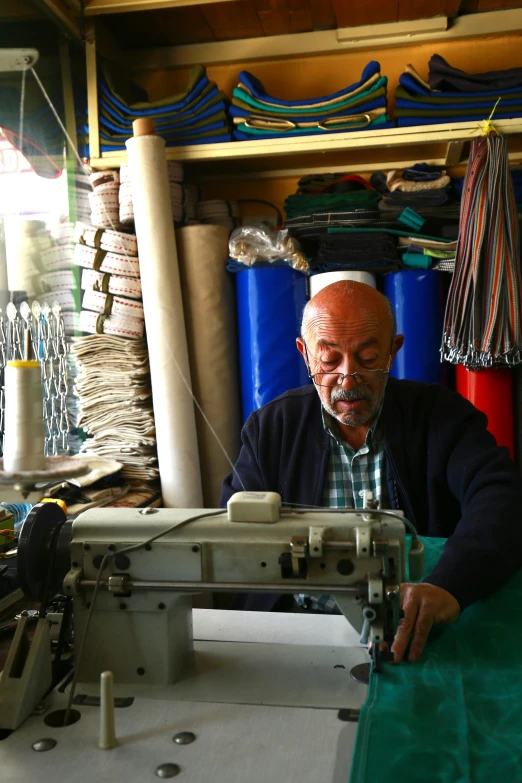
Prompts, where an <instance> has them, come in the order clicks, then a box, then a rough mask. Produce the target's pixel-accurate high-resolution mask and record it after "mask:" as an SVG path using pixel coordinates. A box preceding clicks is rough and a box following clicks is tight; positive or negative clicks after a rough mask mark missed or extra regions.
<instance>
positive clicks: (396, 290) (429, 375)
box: [384, 269, 444, 383]
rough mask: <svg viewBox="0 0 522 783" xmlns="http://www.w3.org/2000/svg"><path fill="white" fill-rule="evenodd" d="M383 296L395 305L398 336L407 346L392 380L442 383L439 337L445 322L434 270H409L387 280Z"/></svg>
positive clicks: (397, 273)
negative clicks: (400, 335) (402, 337)
mask: <svg viewBox="0 0 522 783" xmlns="http://www.w3.org/2000/svg"><path fill="white" fill-rule="evenodd" d="M384 293H385V294H386V296H387V297H388V299H389V300H390V302H391V303H392V307H393V310H394V313H395V318H396V320H397V333H398V334H403V335H404V345H403V347H402V348H401V350H400V351H399V353H398V354H397V356H396V358H395V361H394V363H393V367H392V369H391V372H390V376H391V377H392V378H400V379H404V378H406V379H407V380H409V381H424V382H426V383H442V381H443V367H442V364H441V361H440V337H441V334H442V319H443V307H444V302H443V290H442V287H441V278H440V277H439V275H438V274H437V272H434V271H432V270H422V271H420V270H418V271H417V270H413V269H411V270H410V269H407V270H404V271H401V272H393V273H391V274H388V275H386V276H385V278H384Z"/></svg>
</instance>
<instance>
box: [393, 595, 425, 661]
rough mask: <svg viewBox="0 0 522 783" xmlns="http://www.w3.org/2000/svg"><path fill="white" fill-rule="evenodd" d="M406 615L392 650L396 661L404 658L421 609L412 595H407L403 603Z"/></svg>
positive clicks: (401, 622)
mask: <svg viewBox="0 0 522 783" xmlns="http://www.w3.org/2000/svg"><path fill="white" fill-rule="evenodd" d="M403 611H404V617H403V618H402V620H401V621H400V623H399V627H398V629H397V633H396V634H395V639H394V640H393V644H392V652H393V654H394V663H400V662H401V661H402V659H403V658H404V653H405V652H406V648H407V646H408V644H409V641H410V638H411V634H412V632H413V629H414V627H415V621H416V620H417V614H418V611H419V604H418V602H417V600H416V599H415V598H413V597H412V596H408V597H406V599H405V601H404V604H403Z"/></svg>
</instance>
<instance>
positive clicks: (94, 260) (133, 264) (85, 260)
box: [73, 245, 140, 277]
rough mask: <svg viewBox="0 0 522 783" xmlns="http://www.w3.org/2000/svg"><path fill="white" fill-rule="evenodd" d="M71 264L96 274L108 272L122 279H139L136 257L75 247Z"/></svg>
mask: <svg viewBox="0 0 522 783" xmlns="http://www.w3.org/2000/svg"><path fill="white" fill-rule="evenodd" d="M73 263H74V264H77V266H83V267H85V268H86V269H93V268H94V266H95V265H97V266H98V269H95V271H96V272H108V273H109V274H111V275H113V274H114V275H122V276H123V277H139V276H140V265H139V262H138V259H137V257H136V256H122V255H119V254H118V253H107V252H106V251H105V250H96V248H94V247H88V245H76V247H75V248H74V258H73Z"/></svg>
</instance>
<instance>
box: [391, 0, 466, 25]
mask: <svg viewBox="0 0 522 783" xmlns="http://www.w3.org/2000/svg"><path fill="white" fill-rule="evenodd" d="M459 7H460V0H399V21H400V22H401V21H403V20H407V19H431V18H432V17H434V16H447V17H449V18H451V17H452V16H456V15H457V13H458V11H459Z"/></svg>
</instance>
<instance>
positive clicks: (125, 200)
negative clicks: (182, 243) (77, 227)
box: [119, 160, 193, 227]
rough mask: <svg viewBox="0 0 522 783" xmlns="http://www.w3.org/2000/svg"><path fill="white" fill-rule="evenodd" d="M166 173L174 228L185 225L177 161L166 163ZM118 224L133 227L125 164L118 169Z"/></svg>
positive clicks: (127, 172)
mask: <svg viewBox="0 0 522 783" xmlns="http://www.w3.org/2000/svg"><path fill="white" fill-rule="evenodd" d="M167 173H168V178H169V192H170V204H171V208H172V219H173V221H174V223H175V225H176V226H182V225H184V224H185V192H184V188H183V185H182V184H181V183H182V182H183V166H182V165H181V163H179V162H178V161H177V160H170V161H168V162H167ZM190 193H191V195H192V193H193V191H190ZM189 199H190V197H189ZM191 216H192V211H191ZM119 222H120V223H121V224H122V226H131V227H132V226H133V225H134V207H133V204H132V188H131V182H130V172H129V167H128V164H127V163H123V164H122V166H121V169H120V186H119Z"/></svg>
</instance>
